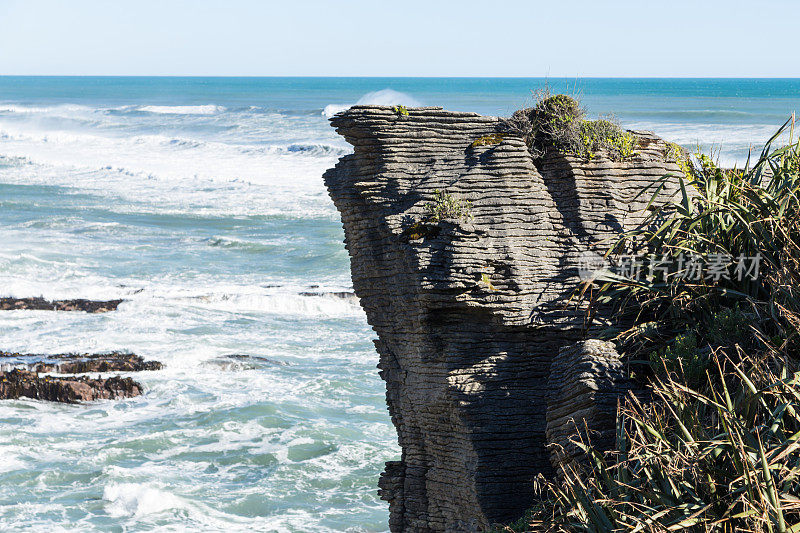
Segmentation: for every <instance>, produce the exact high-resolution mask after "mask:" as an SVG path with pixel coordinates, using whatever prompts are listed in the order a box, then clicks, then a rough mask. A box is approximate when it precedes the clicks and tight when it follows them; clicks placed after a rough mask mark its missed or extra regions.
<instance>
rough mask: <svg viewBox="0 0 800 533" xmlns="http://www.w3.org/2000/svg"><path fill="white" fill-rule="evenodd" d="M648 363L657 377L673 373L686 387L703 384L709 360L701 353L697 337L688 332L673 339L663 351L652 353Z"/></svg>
mask: <svg viewBox="0 0 800 533" xmlns="http://www.w3.org/2000/svg"><path fill="white" fill-rule="evenodd" d="M650 362H651V363H652V364H653V367H654V368H655V371H656V373H657V374H658V375H659V376H662V377H663V376H664V375H665V374H668V373H674V374H676V375H678V376H680V377H681V378H682V379H683V381H684V383H686V384H687V385H689V386H698V385H700V384H701V383H702V382H703V378H704V376H705V373H706V369H707V368H708V363H709V359H708V356H707V355H706V354H703V353H701V351H700V349H699V347H698V345H697V335H696V334H695V333H694V332H693V331H689V332H687V333H684V334H682V335H678V336H677V337H675V339H674V340H673V341H672V343H671V344H669V345H667V346H666V347H665V348H664V349H663V350H660V351H655V352H652V353H651V354H650Z"/></svg>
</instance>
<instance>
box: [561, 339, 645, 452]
mask: <svg viewBox="0 0 800 533" xmlns="http://www.w3.org/2000/svg"><path fill="white" fill-rule="evenodd" d="M630 388H631V385H630V383H629V381H628V379H627V378H626V376H625V371H624V367H623V364H622V361H620V358H619V354H618V353H617V351H616V349H615V348H614V345H613V344H611V343H610V342H603V341H599V340H595V339H590V340H587V341H582V342H578V343H576V344H574V345H571V346H567V347H565V348H562V349H561V350H559V352H558V355H557V356H556V357H554V358H553V362H552V363H551V364H550V386H549V395H548V398H547V431H546V435H547V442H548V444H549V448H550V459H551V463H552V464H553V465H554V466H555V465H559V466H564V467H567V468H569V467H573V466H576V465H573V463H574V462H575V461H576V460H579V459H583V458H584V457H585V456H584V455H583V453H582V451H581V449H580V448H579V447H578V446H577V445H576V444H575V442H574V439H576V437H577V438H579V439H580V440H581V441H582V442H591V443H592V445H593V446H594V447H595V448H597V449H611V448H613V447H614V442H615V440H616V417H617V402H618V401H619V400H620V399H621V398H622V397H624V396H625V394H626V393H627V392H628V390H629V389H630Z"/></svg>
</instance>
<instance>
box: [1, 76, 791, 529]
mask: <svg viewBox="0 0 800 533" xmlns="http://www.w3.org/2000/svg"><path fill="white" fill-rule="evenodd" d="M545 83H548V84H549V85H550V87H551V90H553V91H554V92H566V93H568V94H575V95H578V96H579V97H580V98H581V101H582V102H583V104H584V106H585V107H586V108H587V110H588V112H589V114H590V115H593V116H600V115H605V114H614V115H615V116H616V117H617V118H618V120H620V122H621V123H622V124H623V126H625V127H628V128H631V129H638V130H651V131H654V132H656V133H657V134H659V135H662V136H663V137H665V138H667V139H668V140H671V141H675V142H678V143H679V144H682V145H684V146H686V147H687V148H692V147H694V146H696V145H698V144H699V145H701V146H702V147H704V148H706V149H710V148H713V149H714V150H715V152H717V153H718V154H719V156H720V158H721V159H722V160H723V162H724V163H729V164H734V163H737V162H738V163H743V162H744V160H745V159H746V157H747V152H748V149H749V147H750V146H751V145H752V146H754V147H756V148H760V143H762V142H763V141H764V140H766V139H767V138H769V137H770V135H771V134H772V133H773V132H774V131H775V130H776V129H777V128H778V127H779V126H780V125H781V124H782V123H783V122H784V121H785V120H786V119H787V118H788V117H789V115H790V114H791V112H792V111H795V110H800V80H777V79H776V80H768V79H753V80H734V79H578V80H574V79H572V80H564V79H549V80H545V79H521V78H503V79H483V78H397V79H391V78H80V77H68V78H59V77H41V78H40V77H0V242H2V243H3V246H2V247H0V287H2V291H0V292H2V294H0V296H16V297H27V296H44V297H46V298H53V299H64V298H94V299H114V298H122V299H124V300H125V302H124V303H123V304H121V305H120V307H119V309H118V310H117V311H115V312H110V313H103V314H98V315H86V314H82V313H52V312H45V311H30V312H28V311H7V312H2V313H0V350H7V351H17V352H34V353H62V352H69V351H75V352H108V351H112V350H129V351H132V352H135V353H137V354H139V355H141V356H143V357H144V358H145V359H155V360H159V361H162V362H163V363H164V364H165V365H166V367H165V369H164V370H163V371H157V372H148V373H144V374H142V375H140V376H137V379H139V380H140V381H142V383H143V384H144V386H145V387H146V389H147V391H146V393H145V394H144V395H143V396H141V397H138V398H135V399H132V400H126V401H121V402H116V403H111V402H101V403H97V404H93V405H85V406H62V405H49V404H44V403H39V402H34V401H28V400H23V401H15V402H7V403H3V404H0V418H1V419H2V420H3V424H2V425H3V431H0V457H2V460H0V500H2V501H3V502H4V504H3V505H0V523H2V524H4V526H5V527H7V528H8V529H12V530H13V529H25V528H27V529H30V528H33V529H38V530H43V531H44V530H47V531H51V530H53V531H56V530H75V529H79V530H81V531H108V530H109V529H113V528H115V527H117V526H123V527H125V528H127V530H128V531H152V530H153V529H158V528H165V529H169V528H173V529H175V528H186V529H190V530H192V529H194V530H225V531H309V530H313V531H337V532H338V531H345V530H348V529H349V530H351V531H385V530H386V529H387V519H388V510H387V507H386V505H385V503H384V502H382V501H380V500H378V498H377V495H376V491H377V487H376V483H377V479H378V475H379V473H380V471H381V470H382V468H383V463H384V462H385V461H387V460H393V459H396V458H397V456H398V453H399V449H398V447H397V444H396V435H395V432H394V429H393V428H392V426H391V422H390V419H389V415H388V413H387V412H386V408H385V401H384V386H383V383H382V382H381V381H380V379H379V377H378V375H377V370H376V369H375V365H376V363H377V356H376V355H375V352H374V347H373V345H372V342H371V339H372V338H374V335H375V334H374V332H373V331H372V330H371V329H370V327H369V326H368V324H367V323H366V320H365V318H364V315H363V313H362V311H361V309H360V308H359V307H358V305H357V303H356V301H355V300H354V299H353V298H350V297H342V296H343V294H344V295H345V296H346V294H347V293H348V291H351V290H352V288H351V284H350V274H349V260H348V256H347V252H346V251H345V249H344V245H343V244H342V240H343V235H342V230H341V224H340V221H339V216H338V214H337V212H336V211H335V209H334V207H333V205H332V203H331V201H330V199H329V198H328V195H327V193H326V191H325V189H324V186H323V184H322V179H321V175H322V173H323V172H324V171H325V169H327V168H329V167H331V166H333V165H334V164H335V162H336V161H337V159H338V158H339V157H341V156H342V155H345V154H347V153H349V152H350V146H349V145H348V144H347V143H346V142H345V141H344V140H343V139H342V138H340V137H339V136H337V135H336V134H335V132H334V131H333V130H332V129H331V128H330V126H329V124H328V117H329V116H331V115H332V114H334V113H336V112H338V111H340V110H342V109H345V108H347V107H348V106H350V105H352V104H355V103H375V104H386V105H395V104H402V105H406V106H408V107H413V106H418V105H437V106H443V107H445V108H447V109H452V110H459V111H475V112H478V113H482V114H492V115H510V114H511V113H512V112H513V111H514V110H516V109H518V108H520V107H523V106H527V105H530V104H531V102H532V99H531V91H532V90H536V89H538V88H541V87H543V86H544V84H545ZM231 356H236V357H231Z"/></svg>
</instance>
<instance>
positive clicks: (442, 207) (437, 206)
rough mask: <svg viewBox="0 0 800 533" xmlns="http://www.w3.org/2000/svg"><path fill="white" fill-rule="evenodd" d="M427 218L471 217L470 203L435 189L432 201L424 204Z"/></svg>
mask: <svg viewBox="0 0 800 533" xmlns="http://www.w3.org/2000/svg"><path fill="white" fill-rule="evenodd" d="M425 212H426V214H427V218H428V220H431V221H433V222H439V221H441V220H444V219H446V218H454V219H458V218H466V219H470V218H472V203H470V202H469V201H466V200H460V199H458V198H456V197H455V196H453V195H452V194H450V193H447V192H445V191H440V190H438V189H437V190H436V192H435V193H434V198H433V202H429V203H427V204H426V205H425Z"/></svg>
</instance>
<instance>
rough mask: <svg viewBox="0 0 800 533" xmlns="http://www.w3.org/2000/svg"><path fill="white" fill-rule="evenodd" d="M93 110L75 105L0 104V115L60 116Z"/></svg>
mask: <svg viewBox="0 0 800 533" xmlns="http://www.w3.org/2000/svg"><path fill="white" fill-rule="evenodd" d="M91 111H93V108H91V107H87V106H83V105H77V104H61V105H56V106H37V105H19V104H0V113H16V114H48V113H49V114H56V115H59V114H62V113H69V112H83V113H85V112H91Z"/></svg>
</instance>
